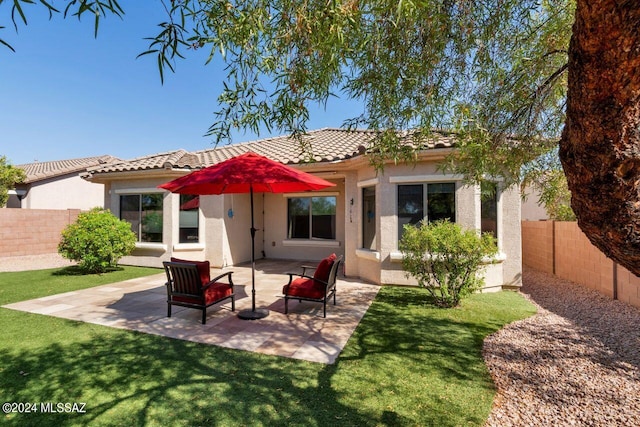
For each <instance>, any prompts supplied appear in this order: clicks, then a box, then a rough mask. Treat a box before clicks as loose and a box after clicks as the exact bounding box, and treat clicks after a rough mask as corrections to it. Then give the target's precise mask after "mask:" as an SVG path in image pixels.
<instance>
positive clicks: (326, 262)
mask: <svg viewBox="0 0 640 427" xmlns="http://www.w3.org/2000/svg"><path fill="white" fill-rule="evenodd" d="M336 258H337V257H336V254H331V255H329V256H328V257H326V258H325V259H323V260H322V261H320V264H318V268H316V272H315V273H313V278H314V279H318V280H322V281H323V282H327V281H328V280H329V273H331V266H332V265H333V262H334V261H335V260H336Z"/></svg>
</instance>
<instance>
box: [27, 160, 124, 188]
mask: <svg viewBox="0 0 640 427" xmlns="http://www.w3.org/2000/svg"><path fill="white" fill-rule="evenodd" d="M119 161H121V160H120V159H118V158H116V157H112V156H109V155H103V156H94V157H84V158H79V159H68V160H54V161H48V162H34V163H26V164H23V165H16V166H15V167H17V168H20V169H22V170H24V172H25V174H26V175H27V177H26V179H25V181H24V184H30V183H33V182H38V181H42V180H44V179H49V178H55V177H58V176H62V175H67V174H70V173H74V172H83V171H85V170H86V169H87V168H90V167H96V166H97V167H100V166H102V165H107V164H109V163H112V162H119Z"/></svg>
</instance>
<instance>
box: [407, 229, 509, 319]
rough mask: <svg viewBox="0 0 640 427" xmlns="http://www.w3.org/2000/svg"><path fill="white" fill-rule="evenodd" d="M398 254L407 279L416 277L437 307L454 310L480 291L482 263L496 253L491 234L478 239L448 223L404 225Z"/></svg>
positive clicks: (471, 233) (471, 232) (473, 234)
mask: <svg viewBox="0 0 640 427" xmlns="http://www.w3.org/2000/svg"><path fill="white" fill-rule="evenodd" d="M400 250H401V251H402V254H403V261H402V266H403V267H404V270H405V271H406V272H407V277H409V276H413V277H415V278H416V280H417V281H418V284H419V286H420V287H423V288H425V289H427V291H429V294H430V295H431V296H432V297H433V299H434V302H435V304H436V305H438V306H440V307H455V306H457V305H458V304H459V303H460V300H461V298H463V297H465V296H466V295H469V294H471V293H473V292H474V291H476V290H478V289H481V288H482V286H483V285H484V279H483V278H482V277H481V276H480V275H478V274H477V273H478V271H479V269H480V267H481V265H482V263H483V259H485V258H486V257H490V256H493V255H495V254H496V253H497V247H496V244H495V241H494V238H493V237H492V236H491V235H490V234H488V233H485V234H483V235H482V236H479V235H478V234H477V233H476V232H475V231H473V230H462V228H461V227H460V226H459V225H458V224H455V223H451V222H449V221H436V222H432V223H426V222H424V221H423V222H421V223H420V224H419V225H418V226H413V225H405V226H404V234H403V236H402V240H401V241H400Z"/></svg>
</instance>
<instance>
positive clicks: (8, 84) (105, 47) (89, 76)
mask: <svg viewBox="0 0 640 427" xmlns="http://www.w3.org/2000/svg"><path fill="white" fill-rule="evenodd" d="M9 3H13V2H3V3H2V6H0V26H5V27H6V28H5V29H3V30H0V37H1V38H3V39H4V40H5V41H7V42H8V43H10V44H11V45H12V46H13V48H14V49H15V50H16V52H11V51H10V50H9V49H7V48H5V47H3V46H1V45H0V155H5V156H7V158H8V159H9V161H10V162H11V163H12V164H16V165H17V164H24V163H31V162H33V161H36V160H37V161H49V160H62V159H72V158H78V157H89V156H97V155H102V154H110V155H113V156H116V157H120V158H125V159H127V158H134V157H139V156H144V155H147V154H153V153H159V152H163V151H170V150H175V149H178V148H184V149H186V150H190V151H194V150H200V149H205V148H211V147H212V146H213V145H212V144H213V140H212V138H210V137H203V135H204V134H205V133H206V131H207V129H208V128H209V126H210V125H211V124H212V123H213V122H214V120H215V117H214V115H213V113H214V112H215V111H216V110H217V109H218V105H217V102H216V99H217V97H218V94H219V93H220V90H221V87H222V80H223V79H224V77H225V74H224V72H223V67H222V65H221V64H220V63H219V62H212V63H210V64H209V65H205V60H206V55H207V52H204V51H202V52H193V51H189V53H188V56H187V59H186V60H180V61H178V62H177V64H176V65H177V68H176V73H175V74H172V73H170V72H169V73H166V74H165V82H164V85H162V84H161V83H160V77H159V74H158V69H157V65H156V58H155V57H154V56H152V55H150V56H146V57H142V58H139V59H136V56H137V55H138V54H139V53H141V52H144V51H145V50H147V47H148V41H146V40H144V37H151V36H154V35H155V34H156V33H157V30H156V26H157V24H158V23H160V22H162V21H163V20H164V16H163V9H162V5H161V4H160V2H159V1H150V0H145V1H139V0H121V2H120V4H121V6H122V7H123V8H124V10H125V16H124V19H122V20H120V19H119V18H117V17H113V16H108V17H107V18H106V19H105V20H103V21H102V22H101V24H100V29H99V33H98V37H97V39H95V38H94V37H93V21H92V20H91V19H88V18H89V17H88V16H87V17H84V18H83V20H82V22H78V20H77V19H76V18H73V17H69V18H67V19H66V20H63V19H62V17H61V16H55V15H54V17H53V19H52V20H49V16H48V14H47V13H46V11H45V10H44V8H43V7H41V6H37V7H36V6H29V5H26V6H25V12H26V14H27V19H28V25H27V26H24V25H23V24H21V23H19V25H18V33H17V34H16V32H15V29H14V28H13V24H12V23H11V20H10V13H11V11H10V4H9ZM54 4H56V2H54ZM61 4H62V5H64V4H66V3H61ZM360 113H361V107H360V106H359V104H357V103H356V102H353V101H348V100H339V99H338V100H332V101H330V102H329V103H328V105H327V108H326V110H325V108H324V107H322V106H318V107H317V108H315V109H313V110H312V112H311V121H310V123H309V124H308V127H309V129H316V128H322V127H340V126H341V125H342V123H343V121H344V120H345V119H347V118H349V117H353V116H357V115H358V114H360ZM275 134H279V132H275ZM266 136H269V135H268V134H260V136H259V137H260V138H262V137H266ZM256 138H258V136H257V135H255V134H252V133H247V134H244V133H241V132H240V133H236V134H234V135H233V142H234V143H236V142H244V141H250V140H253V139H256Z"/></svg>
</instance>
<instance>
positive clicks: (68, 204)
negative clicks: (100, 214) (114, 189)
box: [17, 174, 104, 210]
mask: <svg viewBox="0 0 640 427" xmlns="http://www.w3.org/2000/svg"><path fill="white" fill-rule="evenodd" d="M17 189H24V190H28V191H27V194H26V195H25V196H24V197H23V198H22V201H21V202H20V207H21V208H24V209H81V210H89V209H91V208H93V207H96V206H100V207H102V206H104V204H103V203H104V185H102V184H95V183H91V182H88V181H86V180H84V179H82V178H80V176H79V175H78V174H71V175H66V176H62V177H56V178H51V179H46V180H42V181H38V182H35V183H32V184H26V185H25V184H22V185H18V186H17Z"/></svg>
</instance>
